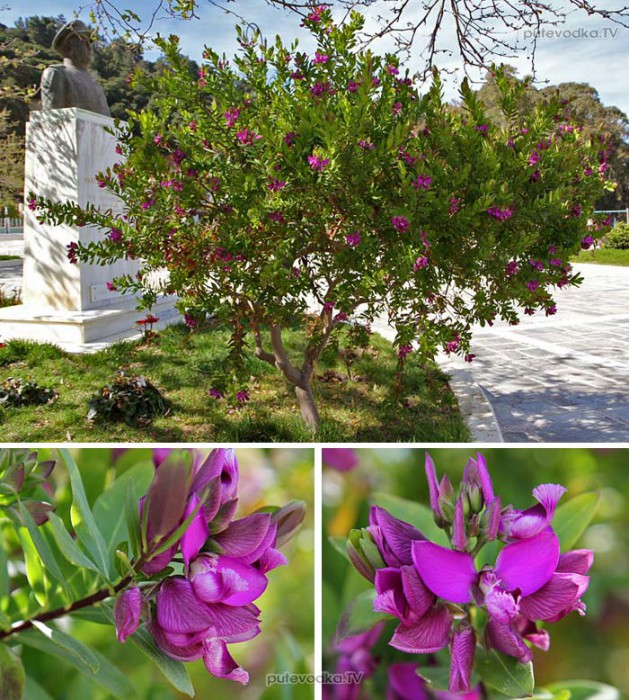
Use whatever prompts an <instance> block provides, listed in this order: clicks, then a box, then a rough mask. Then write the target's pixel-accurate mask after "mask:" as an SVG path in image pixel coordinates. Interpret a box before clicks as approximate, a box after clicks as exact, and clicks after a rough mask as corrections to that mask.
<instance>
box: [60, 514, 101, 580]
mask: <svg viewBox="0 0 629 700" xmlns="http://www.w3.org/2000/svg"><path fill="white" fill-rule="evenodd" d="M48 522H49V523H50V527H51V528H52V533H53V535H54V537H55V542H56V543H57V545H58V546H59V549H60V550H61V553H62V554H63V556H64V557H65V558H66V559H67V560H68V561H69V562H70V563H71V564H74V565H75V566H80V567H83V568H85V569H91V570H92V571H94V572H96V573H97V574H99V573H100V571H99V569H98V567H97V566H96V564H94V562H93V561H92V560H91V559H90V558H89V557H88V556H87V554H85V553H84V552H83V551H82V550H81V548H80V547H79V545H78V544H77V543H76V542H75V541H74V540H73V539H72V536H71V535H70V533H69V532H68V531H67V530H66V527H65V525H64V524H63V521H62V520H61V518H59V517H57V516H56V515H55V514H54V513H51V514H50V515H49V516H48Z"/></svg>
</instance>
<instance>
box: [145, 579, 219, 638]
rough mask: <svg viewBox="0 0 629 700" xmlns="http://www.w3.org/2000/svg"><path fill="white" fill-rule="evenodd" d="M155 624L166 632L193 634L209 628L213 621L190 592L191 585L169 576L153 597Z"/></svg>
mask: <svg viewBox="0 0 629 700" xmlns="http://www.w3.org/2000/svg"><path fill="white" fill-rule="evenodd" d="M155 605H156V608H157V622H158V623H159V626H160V627H162V628H163V629H164V631H166V632H172V633H174V634H194V633H195V632H199V631H201V630H204V629H207V628H209V627H210V626H211V625H212V624H213V620H212V618H211V617H210V615H209V613H208V609H207V606H206V605H204V604H203V603H202V602H201V601H200V600H199V599H198V598H197V597H196V596H195V595H194V591H193V590H192V585H191V584H190V583H189V582H188V581H186V579H185V578H182V577H181V576H170V577H169V578H167V579H164V581H162V583H161V584H160V587H159V591H158V592H157V595H156V596H155Z"/></svg>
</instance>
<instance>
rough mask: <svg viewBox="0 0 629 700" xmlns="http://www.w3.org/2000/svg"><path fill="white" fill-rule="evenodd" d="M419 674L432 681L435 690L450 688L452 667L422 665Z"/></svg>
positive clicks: (418, 670)
mask: <svg viewBox="0 0 629 700" xmlns="http://www.w3.org/2000/svg"><path fill="white" fill-rule="evenodd" d="M417 675H418V676H419V677H420V678H423V679H424V680H425V681H427V682H428V683H430V686H431V688H433V689H434V690H448V686H449V684H450V669H448V668H446V667H445V666H421V667H420V668H418V669H417Z"/></svg>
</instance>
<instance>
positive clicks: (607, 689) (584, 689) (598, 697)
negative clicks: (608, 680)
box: [548, 680, 621, 700]
mask: <svg viewBox="0 0 629 700" xmlns="http://www.w3.org/2000/svg"><path fill="white" fill-rule="evenodd" d="M548 690H551V691H552V692H553V693H554V694H555V697H556V696H557V695H558V694H559V693H561V692H566V691H568V692H569V693H570V700H620V697H621V695H620V691H619V690H618V688H614V687H613V686H611V685H606V684H605V683H597V682H596V681H585V680H583V681H578V680H575V681H560V682H558V683H551V684H550V685H548Z"/></svg>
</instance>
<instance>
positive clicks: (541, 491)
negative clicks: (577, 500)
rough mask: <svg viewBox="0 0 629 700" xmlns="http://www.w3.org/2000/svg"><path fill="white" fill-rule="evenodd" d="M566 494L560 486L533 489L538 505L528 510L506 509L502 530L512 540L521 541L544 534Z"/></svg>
mask: <svg viewBox="0 0 629 700" xmlns="http://www.w3.org/2000/svg"><path fill="white" fill-rule="evenodd" d="M565 493H566V488H565V487H564V486H561V485H559V484H541V485H540V486H537V487H536V488H534V489H533V497H534V498H535V500H536V501H537V505H536V506H533V507H532V508H528V509H527V510H523V511H522V510H515V509H514V508H512V507H509V508H507V509H505V511H504V512H503V514H502V520H501V524H500V529H501V531H502V533H503V534H504V536H505V537H506V538H508V539H510V540H521V539H526V538H528V537H534V536H535V535H538V534H540V533H541V532H543V531H544V530H545V529H546V528H547V527H548V526H549V525H550V524H551V522H552V519H553V517H554V515H555V509H556V508H557V503H559V500H560V499H561V497H562V496H563V495H564V494H565Z"/></svg>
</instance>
